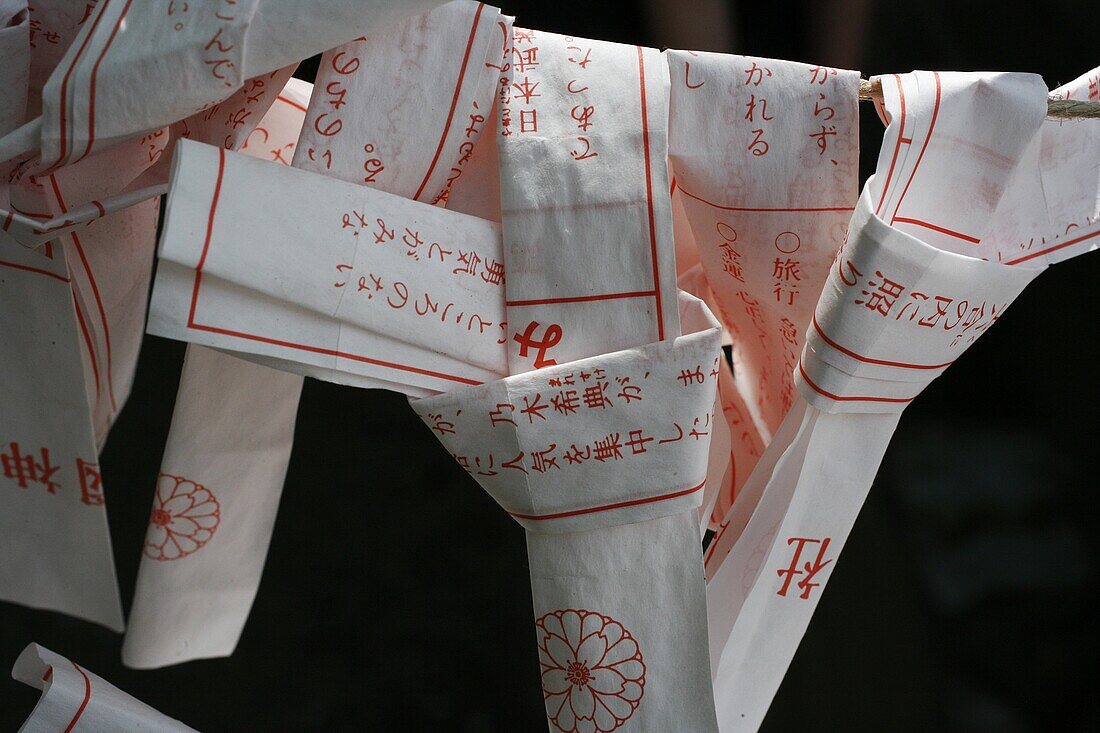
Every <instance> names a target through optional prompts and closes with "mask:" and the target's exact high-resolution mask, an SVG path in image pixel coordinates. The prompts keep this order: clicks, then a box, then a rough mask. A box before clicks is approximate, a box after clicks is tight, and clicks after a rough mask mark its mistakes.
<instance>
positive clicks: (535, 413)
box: [520, 393, 550, 423]
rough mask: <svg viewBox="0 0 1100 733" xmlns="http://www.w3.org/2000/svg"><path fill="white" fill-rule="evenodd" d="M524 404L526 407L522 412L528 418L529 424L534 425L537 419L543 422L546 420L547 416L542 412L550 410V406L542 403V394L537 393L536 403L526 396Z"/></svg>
mask: <svg viewBox="0 0 1100 733" xmlns="http://www.w3.org/2000/svg"><path fill="white" fill-rule="evenodd" d="M523 404H524V405H526V406H525V407H524V408H523V409H522V410H520V412H522V413H523V414H524V415H526V416H527V422H529V423H533V422H534V421H535V418H536V417H537V418H539V419H541V420H545V419H546V416H545V415H543V414H542V411H543V410H546V409H549V407H550V405H547V404H544V403H543V402H542V394H541V393H535V400H534V402H532V401H531V398H530V397H528V396H527V395H524V396H523Z"/></svg>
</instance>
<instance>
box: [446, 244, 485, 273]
mask: <svg viewBox="0 0 1100 733" xmlns="http://www.w3.org/2000/svg"><path fill="white" fill-rule="evenodd" d="M458 261H459V262H461V263H462V266H461V267H456V268H455V269H453V270H451V273H452V274H455V275H476V274H477V266H478V265H480V264H481V257H479V256H478V254H477V252H474V251H473V250H470V251H469V252H463V251H462V250H461V249H460V250H458Z"/></svg>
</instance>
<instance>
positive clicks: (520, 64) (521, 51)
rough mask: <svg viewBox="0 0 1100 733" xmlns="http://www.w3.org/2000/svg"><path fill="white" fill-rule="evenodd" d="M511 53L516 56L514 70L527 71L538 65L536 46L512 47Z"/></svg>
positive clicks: (537, 49)
mask: <svg viewBox="0 0 1100 733" xmlns="http://www.w3.org/2000/svg"><path fill="white" fill-rule="evenodd" d="M512 53H513V54H515V57H516V70H517V71H520V72H523V73H527V69H529V68H531V67H534V66H538V65H539V62H538V53H539V47H538V46H531V47H530V48H513V49H512Z"/></svg>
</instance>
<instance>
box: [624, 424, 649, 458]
mask: <svg viewBox="0 0 1100 733" xmlns="http://www.w3.org/2000/svg"><path fill="white" fill-rule="evenodd" d="M629 437H630V440H628V441H626V445H627V447H628V448H630V451H631V453H632V454H633V455H638V454H639V453H648V452H649V451H647V450H646V447H645V444H646V443H652V442H653V438H652V437H649V436H647V435H646V434H645V432H644V431H642V430H631V431H630V436H629Z"/></svg>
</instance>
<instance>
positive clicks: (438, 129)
mask: <svg viewBox="0 0 1100 733" xmlns="http://www.w3.org/2000/svg"><path fill="white" fill-rule="evenodd" d="M510 27H511V22H510V20H509V19H507V18H505V17H503V16H501V14H500V11H499V10H497V9H496V8H494V7H492V6H491V5H486V4H484V3H478V2H472V1H471V0H455V1H453V2H449V3H447V4H445V5H442V6H440V7H438V8H436V9H434V10H432V11H430V12H425V13H421V14H420V15H416V16H413V17H411V18H409V19H408V20H406V21H404V22H402V23H400V24H397V25H394V26H393V27H391V28H389V29H387V31H386V33H385V38H376V37H374V36H368V37H366V38H360V39H358V40H356V41H352V42H351V43H348V44H346V45H344V46H340V47H338V48H334V49H332V50H330V51H327V52H326V53H325V54H324V55H323V56H322V57H321V62H320V67H319V70H318V73H317V80H316V82H315V85H316V88H317V99H316V101H315V102H314V103H313V104H312V105H311V110H310V113H309V116H308V118H307V120H306V125H305V128H304V129H303V131H302V139H301V143H300V145H299V146H298V149H297V150H296V151H295V155H294V166H295V167H296V168H302V169H303V170H309V171H313V172H315V173H324V174H326V175H329V176H332V177H334V178H339V179H342V180H345V181H348V182H351V183H359V184H366V185H369V186H371V187H372V188H376V189H379V190H381V191H386V192H388V193H394V194H397V195H399V196H404V197H406V198H410V199H413V200H415V201H425V202H427V203H438V202H440V201H445V200H446V198H447V194H448V191H449V189H450V187H451V185H452V184H453V183H454V181H456V180H457V179H458V178H459V177H460V176H461V175H462V173H463V171H464V169H465V167H466V165H467V164H468V163H469V161H470V159H471V158H472V155H473V150H474V147H475V143H476V142H477V140H478V138H479V137H480V135H481V133H482V131H483V130H484V129H486V125H485V123H486V120H487V119H488V117H489V112H490V110H491V109H492V106H493V102H494V98H495V91H496V90H495V81H496V77H497V75H498V74H499V67H500V66H501V58H502V56H503V46H504V41H505V35H504V34H505V33H506V32H507V31H508V30H509V29H510ZM429 70H430V72H431V74H432V79H431V80H430V82H429V81H428V80H427V79H425V76H426V75H427V73H428V71H429ZM365 109H369V110H370V113H369V114H364V113H363V110H365Z"/></svg>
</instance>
